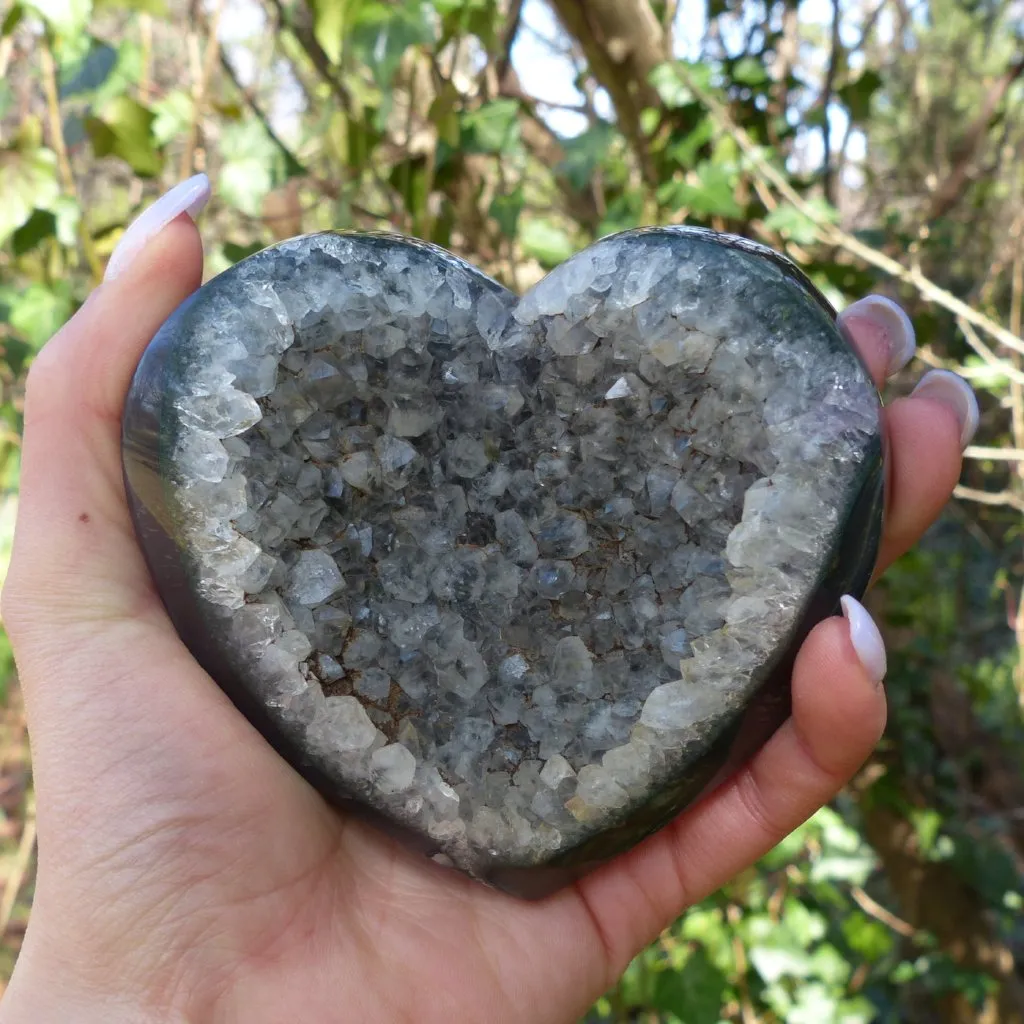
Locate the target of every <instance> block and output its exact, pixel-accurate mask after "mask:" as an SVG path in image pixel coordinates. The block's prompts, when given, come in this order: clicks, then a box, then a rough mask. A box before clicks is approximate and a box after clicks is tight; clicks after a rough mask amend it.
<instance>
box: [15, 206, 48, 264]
mask: <svg viewBox="0 0 1024 1024" xmlns="http://www.w3.org/2000/svg"><path fill="white" fill-rule="evenodd" d="M56 233H57V218H56V217H55V216H54V215H53V213H51V212H50V211H49V210H39V209H36V210H33V211H32V216H31V217H29V219H28V220H27V221H25V223H24V224H22V225H21V227H20V228H18V230H17V231H15V232H14V234H13V236H12V237H11V251H12V252H13V253H14V255H15V256H24V255H25V253H27V252H30V251H31V250H32V249H34V248H35V247H36V246H37V245H39V243H40V242H42V241H44V240H45V239H47V238H53V237H54V235H56Z"/></svg>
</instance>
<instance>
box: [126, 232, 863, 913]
mask: <svg viewBox="0 0 1024 1024" xmlns="http://www.w3.org/2000/svg"><path fill="white" fill-rule="evenodd" d="M879 411H880V410H879V403H878V399H877V395H876V393H875V391H874V388H873V387H872V384H871V381H870V379H869V376H868V374H867V372H866V371H865V369H864V367H863V366H862V364H861V363H860V361H859V360H858V358H857V357H856V355H855V354H854V353H853V351H852V350H851V349H850V348H849V347H848V345H847V343H846V342H845V341H844V339H843V337H842V335H841V334H840V333H839V331H838V329H837V327H836V324H835V318H834V314H833V312H832V310H831V309H830V307H829V306H828V304H827V303H826V302H825V300H824V299H823V298H822V297H821V296H820V295H819V294H818V293H817V292H816V291H815V290H814V288H813V286H812V285H811V284H810V283H809V282H808V281H807V280H806V279H805V278H804V277H803V276H802V275H801V274H800V272H799V271H797V270H796V269H795V268H794V267H793V266H792V265H791V264H789V263H788V262H787V261H785V260H784V259H783V258H781V257H779V256H777V255H776V254H774V253H772V252H770V251H769V250H766V249H763V248H761V247H760V246H756V245H754V244H752V243H749V242H746V241H744V240H742V239H737V238H734V237H731V236H723V235H716V234H714V233H712V232H706V231H701V230H695V229H685V228H659V229H647V230H641V231H633V232H628V233H625V234H622V235H617V236H613V237H611V238H607V239H604V240H603V241H601V242H598V243H597V244H595V245H593V246H591V247H590V248H589V249H587V250H585V251H584V252H582V253H580V254H579V255H577V256H575V257H573V258H572V259H570V260H568V261H567V262H566V263H564V264H563V265H562V266H560V267H558V268H557V269H556V270H554V271H553V272H552V273H551V274H549V275H548V276H547V277H546V278H545V279H544V280H542V281H541V282H540V283H539V284H538V285H537V286H536V287H535V288H533V289H532V290H531V291H529V292H528V293H527V294H526V295H524V296H523V297H522V298H518V297H516V296H515V295H513V294H511V293H510V292H508V291H506V290H505V289H504V288H502V287H501V286H500V285H498V284H497V283H495V282H494V281H492V280H490V279H489V278H487V277H485V276H484V275H483V274H481V273H480V272H479V271H477V270H475V269H473V268H472V267H471V266H469V265H467V264H466V263H464V262H463V261H461V260H459V259H457V258H456V257H454V256H452V255H451V254H449V253H446V252H444V251H443V250H440V249H437V248H435V247H433V246H429V245H426V244H424V243H421V242H416V241H413V240H411V239H405V238H400V237H397V236H390V235H355V234H342V233H326V234H317V235H311V236H307V237H303V238H298V239H294V240H292V241H289V242H285V243H283V244H281V245H278V246H275V247H274V248H272V249H268V250H266V251H264V252H262V253H259V254H257V255H255V256H252V257H250V258H249V259H246V260H244V261H243V262H241V263H239V264H238V265H236V266H235V267H233V268H232V269H231V270H229V271H227V272H225V273H224V274H222V275H220V276H219V277H217V278H215V279H214V280H213V281H211V282H210V283H209V284H207V285H206V286H205V287H204V288H202V289H201V290H200V291H199V292H198V293H196V294H195V295H194V296H192V297H191V298H190V299H189V300H188V301H187V302H186V303H185V304H184V305H183V306H182V307H181V308H180V309H179V310H178V311H177V312H176V313H175V314H174V315H173V316H172V317H171V318H170V319H169V320H168V321H167V323H166V324H165V325H164V326H163V328H162V329H161V330H160V332H159V334H158V335H157V337H156V338H155V339H154V341H153V342H152V344H151V345H150V346H149V348H148V350H147V352H146V353H145V355H144V356H143V359H142V362H141V364H140V366H139V369H138V371H137V373H136V376H135V380H134V382H133V385H132V389H131V393H130V395H129V398H128V403H127V407H126V411H125V419H124V455H125V470H126V479H127V482H128V488H129V497H130V501H131V505H132V511H133V514H134V516H135V521H136V526H137V528H138V533H139V537H140V540H141V543H142V546H143V549H144V551H145V554H146V556H147V559H148V561H149V564H150V566H151V569H152V571H153V574H154V577H155V579H156V582H157V585H158V588H159V589H160V592H161V594H162V596H163V598H164V601H165V603H166V604H167V607H168V609H169V611H170V614H171V616H172V619H173V620H174V623H175V625H176V627H177V628H178V630H179V632H180V633H181V635H182V637H183V638H184V639H185V641H186V643H188V644H189V646H190V648H191V649H192V651H193V652H194V654H195V655H196V657H197V659H198V660H199V661H200V663H201V664H202V665H203V666H204V667H205V668H206V669H207V670H208V671H209V672H210V673H211V675H212V676H213V678H214V679H215V680H217V682H218V683H219V684H220V685H221V686H222V687H224V689H225V690H226V691H227V692H228V694H229V695H230V696H231V697H232V699H233V700H234V701H235V702H236V704H237V705H238V706H239V707H240V708H241V710H242V711H243V712H244V713H245V714H246V715H247V716H248V717H249V718H250V719H251V720H252V721H253V722H254V723H255V724H256V725H257V726H258V727H259V728H260V729H261V730H262V731H263V732H264V734H265V735H266V736H267V737H268V739H270V741H271V742H272V743H273V744H274V745H275V746H276V747H277V748H278V750H280V751H281V752H282V753H283V754H284V756H286V757H287V758H288V759H289V760H290V761H291V762H292V763H293V764H294V765H295V766H296V767H297V768H298V769H299V770H300V771H302V772H303V773H304V774H305V775H306V776H307V777H308V778H309V779H310V780H311V781H312V782H313V783H314V784H315V785H317V786H318V787H319V788H320V789H321V790H322V791H323V792H324V793H325V794H326V795H328V796H329V797H330V798H331V799H333V800H336V801H343V802H345V803H346V806H350V807H355V808H361V809H364V810H367V809H368V810H369V811H370V812H371V813H372V814H373V815H374V816H375V817H376V819H377V820H378V821H379V822H381V823H383V824H385V825H387V826H388V827H390V828H391V829H392V830H393V831H396V832H398V833H399V834H401V835H402V836H404V837H406V838H408V839H410V840H412V841H413V842H414V843H415V844H416V845H418V846H419V847H421V848H422V849H424V850H426V851H427V852H430V853H434V854H436V855H437V856H438V857H439V859H442V860H444V861H445V862H446V863H451V864H454V865H455V866H457V867H459V868H462V869H463V870H465V871H468V872H470V873H471V874H473V875H475V876H477V877H479V878H482V879H485V880H487V881H490V882H491V883H493V884H496V885H499V886H501V887H503V888H506V889H508V890H509V891H513V892H517V893H521V894H524V895H539V894H543V893H544V892H548V891H550V890H551V889H552V888H554V887H556V886H558V885H560V884H563V883H564V882H566V881H568V880H570V879H571V878H573V877H576V876H578V875H579V874H580V873H581V872H582V871H584V870H586V869H587V868H589V867H590V866H592V865H593V864H595V863H598V862H600V861H602V860H604V859H607V858H608V857H610V856H612V855H614V854H615V853H617V852H620V851H622V850H624V849H626V848H628V847H629V846H631V845H633V844H634V843H636V842H637V841H638V840H639V839H641V838H642V837H643V836H644V835H646V834H648V833H649V832H651V831H653V830H654V829H656V828H658V827H659V826H660V825H662V824H664V823H665V822H666V821H667V820H669V819H670V818H671V817H672V816H673V815H674V814H675V813H677V812H678V811H679V810H680V809H682V808H683V807H685V806H686V805H687V804H688V803H690V802H692V801H693V800H694V799H696V798H697V797H698V796H700V795H701V794H702V793H703V792H706V791H707V789H708V788H709V787H710V786H713V785H715V784H716V783H717V782H718V781H719V780H721V779H722V778H723V777H725V775H726V774H727V773H728V772H729V771H730V770H731V769H732V768H734V767H735V766H736V765H737V764H738V763H739V762H740V761H742V759H743V758H745V757H747V756H749V755H750V754H751V753H752V752H753V751H754V750H755V749H756V748H757V746H758V745H759V744H761V743H763V742H764V740H765V739H766V738H767V736H768V735H770V733H771V731H772V730H773V729H774V728H775V727H776V726H777V725H778V724H779V722H780V721H781V720H782V718H783V717H784V715H785V713H786V709H787V700H788V686H789V671H790V668H791V665H792V658H793V655H794V653H795V650H796V648H797V647H798V646H799V643H800V642H801V640H802V639H803V637H804V636H805V635H806V633H807V631H808V630H809V628H810V627H811V626H812V625H813V624H814V623H815V622H816V621H818V620H819V619H820V618H822V617H824V616H825V615H828V614H831V613H832V612H833V611H834V610H835V606H836V603H837V600H838V598H839V596H840V595H841V594H843V593H855V594H856V593H859V592H860V591H861V590H862V589H863V587H864V586H865V584H866V581H867V578H868V576H869V574H870V570H871V567H872V564H873V561H874V554H875V546H876V544H877V538H878V530H879V523H880V505H881V501H880V498H881V441H880V426H879Z"/></svg>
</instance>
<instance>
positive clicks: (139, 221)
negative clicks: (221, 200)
mask: <svg viewBox="0 0 1024 1024" xmlns="http://www.w3.org/2000/svg"><path fill="white" fill-rule="evenodd" d="M209 198H210V179H209V178H208V177H207V176H206V175H205V174H194V175H193V176H192V177H191V178H189V179H188V180H187V181H183V182H181V184H179V185H175V186H174V188H172V189H171V190H170V192H165V193H164V194H163V195H162V196H161V197H160V198H159V199H158V200H157V201H156V202H155V203H154V204H153V205H152V206H151V207H149V209H147V210H143V211H142V213H140V214H139V216H138V217H136V218H135V220H133V221H132V223H131V224H130V225H129V226H128V230H127V231H125V233H124V234H123V235H122V236H121V241H119V242H118V243H117V246H116V247H115V249H114V251H113V252H112V253H111V254H110V259H109V260H108V261H107V269H106V272H105V273H104V275H103V280H104V281H113V280H114V278H115V277H117V276H118V275H120V274H122V273H124V271H125V270H126V269H127V268H128V267H129V266H130V265H131V263H132V261H133V260H134V259H135V257H136V256H138V255H139V253H140V252H142V250H143V249H144V248H145V247H146V245H147V243H148V242H150V241H151V240H152V239H153V238H155V237H156V236H157V235H158V234H160V232H161V231H163V229H164V228H165V227H167V225H168V224H170V223H171V221H172V220H174V218H175V217H178V216H180V215H181V214H183V213H187V214H188V215H189V216H190V217H192V218H193V219H195V217H196V216H197V215H198V213H199V211H200V210H202V208H203V207H204V206H205V205H206V201H207V200H208V199H209Z"/></svg>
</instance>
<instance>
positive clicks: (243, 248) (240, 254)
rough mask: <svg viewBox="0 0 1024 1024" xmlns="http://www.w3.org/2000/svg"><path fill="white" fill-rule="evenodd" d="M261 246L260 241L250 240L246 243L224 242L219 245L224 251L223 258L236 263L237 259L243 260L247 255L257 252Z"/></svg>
mask: <svg viewBox="0 0 1024 1024" xmlns="http://www.w3.org/2000/svg"><path fill="white" fill-rule="evenodd" d="M262 248H263V243H262V242H250V243H248V244H247V245H239V244H238V243H237V242H225V243H224V244H223V245H222V246H221V251H222V252H223V253H224V259H226V260H227V261H228V262H229V263H238V261H239V260H244V259H245V258H246V257H247V256H251V255H252V254H253V253H256V252H259V251H260V250H261V249H262Z"/></svg>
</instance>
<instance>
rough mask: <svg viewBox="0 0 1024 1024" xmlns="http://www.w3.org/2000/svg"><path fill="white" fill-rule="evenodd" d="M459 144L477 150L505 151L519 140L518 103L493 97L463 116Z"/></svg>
mask: <svg viewBox="0 0 1024 1024" xmlns="http://www.w3.org/2000/svg"><path fill="white" fill-rule="evenodd" d="M462 131H463V136H462V147H463V149H464V150H466V151H469V152H476V153H504V152H506V151H508V150H509V149H511V148H513V147H514V146H516V145H517V144H518V142H519V104H518V103H517V102H516V101H515V100H492V101H491V102H490V103H485V104H484V105H483V106H482V107H479V108H478V109H476V110H468V111H466V113H464V114H463V115H462Z"/></svg>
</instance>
